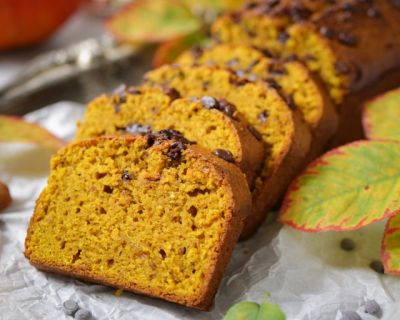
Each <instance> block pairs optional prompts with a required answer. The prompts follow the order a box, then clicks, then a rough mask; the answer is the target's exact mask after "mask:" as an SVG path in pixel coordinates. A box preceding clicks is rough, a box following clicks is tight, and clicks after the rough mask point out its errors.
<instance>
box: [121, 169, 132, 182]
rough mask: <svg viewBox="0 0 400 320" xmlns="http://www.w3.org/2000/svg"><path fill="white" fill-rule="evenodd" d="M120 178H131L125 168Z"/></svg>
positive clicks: (125, 179)
mask: <svg viewBox="0 0 400 320" xmlns="http://www.w3.org/2000/svg"><path fill="white" fill-rule="evenodd" d="M121 179H122V180H124V181H130V180H132V176H131V175H130V174H129V172H128V171H127V170H124V172H123V173H122V177H121Z"/></svg>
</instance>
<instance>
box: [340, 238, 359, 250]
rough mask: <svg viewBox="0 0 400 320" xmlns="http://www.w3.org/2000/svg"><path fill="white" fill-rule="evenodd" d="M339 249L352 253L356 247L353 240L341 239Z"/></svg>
mask: <svg viewBox="0 0 400 320" xmlns="http://www.w3.org/2000/svg"><path fill="white" fill-rule="evenodd" d="M340 247H341V248H342V249H343V250H344V251H353V250H354V249H355V247H356V244H355V243H354V241H353V240H351V239H348V238H344V239H342V241H340Z"/></svg>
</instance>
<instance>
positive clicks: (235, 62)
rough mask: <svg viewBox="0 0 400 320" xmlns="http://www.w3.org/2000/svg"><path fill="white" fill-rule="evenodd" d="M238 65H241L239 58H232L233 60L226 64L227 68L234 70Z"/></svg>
mask: <svg viewBox="0 0 400 320" xmlns="http://www.w3.org/2000/svg"><path fill="white" fill-rule="evenodd" d="M238 63H239V59H238V58H232V59H230V60H228V61H227V62H226V66H227V67H229V68H232V67H234V66H235V65H237V64H238Z"/></svg>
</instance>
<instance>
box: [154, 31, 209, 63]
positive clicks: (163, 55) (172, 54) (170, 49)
mask: <svg viewBox="0 0 400 320" xmlns="http://www.w3.org/2000/svg"><path fill="white" fill-rule="evenodd" d="M209 41H211V40H210V38H209V37H207V35H206V34H205V33H204V32H201V31H199V32H196V33H193V34H189V35H187V36H184V37H180V38H178V39H174V40H170V41H167V42H165V43H163V44H161V45H160V46H159V47H158V49H157V51H156V53H155V55H154V59H153V65H154V67H155V68H157V67H160V66H162V65H163V64H167V63H173V62H174V61H175V60H176V59H177V58H178V57H179V56H180V54H181V53H182V52H184V51H186V50H188V49H189V48H191V47H193V46H201V45H204V44H207V43H208V42H209Z"/></svg>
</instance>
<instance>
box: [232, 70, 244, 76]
mask: <svg viewBox="0 0 400 320" xmlns="http://www.w3.org/2000/svg"><path fill="white" fill-rule="evenodd" d="M235 74H236V75H237V76H238V77H240V78H242V77H244V76H245V75H246V72H244V71H243V70H237V71H236V72H235Z"/></svg>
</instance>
